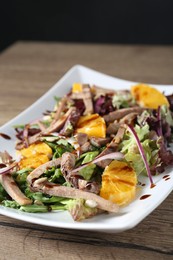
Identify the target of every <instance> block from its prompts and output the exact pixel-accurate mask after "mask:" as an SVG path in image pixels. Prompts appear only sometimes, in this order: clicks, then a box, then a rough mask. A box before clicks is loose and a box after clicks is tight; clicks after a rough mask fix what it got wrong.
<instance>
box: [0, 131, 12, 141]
mask: <svg viewBox="0 0 173 260" xmlns="http://www.w3.org/2000/svg"><path fill="white" fill-rule="evenodd" d="M0 136H1V137H3V138H4V139H6V140H11V137H10V136H9V135H6V134H4V133H0Z"/></svg>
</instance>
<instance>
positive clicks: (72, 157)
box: [0, 83, 173, 221]
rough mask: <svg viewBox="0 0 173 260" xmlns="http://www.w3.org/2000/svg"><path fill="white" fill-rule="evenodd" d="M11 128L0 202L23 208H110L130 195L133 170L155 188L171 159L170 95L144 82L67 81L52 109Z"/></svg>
mask: <svg viewBox="0 0 173 260" xmlns="http://www.w3.org/2000/svg"><path fill="white" fill-rule="evenodd" d="M14 128H15V131H16V158H17V159H14V158H12V156H11V155H10V154H9V153H8V152H7V151H2V152H0V202H1V205H3V206H5V207H11V208H14V209H17V210H21V211H25V212H32V213H37V212H50V211H57V210H68V211H69V213H70V214H71V216H72V218H73V219H74V220H75V221H81V220H83V219H86V218H89V217H92V216H95V215H97V214H101V213H102V212H114V213H116V212H118V210H119V209H120V208H121V207H123V206H126V205H128V204H129V203H131V202H132V201H133V200H134V199H135V196H136V191H137V186H138V184H139V181H138V177H139V175H146V176H147V177H148V178H149V180H150V183H151V187H154V185H155V184H154V181H153V176H154V175H157V174H160V173H162V172H164V170H165V169H166V167H168V166H171V165H173V153H172V151H171V149H170V144H171V142H172V140H173V138H172V137H173V95H169V96H165V95H164V93H161V92H159V91H158V90H157V89H155V88H153V87H150V86H148V85H144V84H138V85H135V86H132V87H131V89H130V90H119V91H117V90H116V91H115V90H112V89H104V88H102V87H98V86H95V85H88V84H81V83H74V84H73V86H72V87H71V89H70V91H69V93H67V94H66V95H65V96H64V97H61V98H59V97H55V106H54V109H53V110H52V111H45V112H44V114H43V116H42V117H41V118H39V119H36V120H34V121H32V122H27V123H26V124H25V125H16V126H14ZM1 138H9V137H8V136H7V135H6V134H5V133H1Z"/></svg>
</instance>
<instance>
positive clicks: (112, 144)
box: [96, 126, 125, 168]
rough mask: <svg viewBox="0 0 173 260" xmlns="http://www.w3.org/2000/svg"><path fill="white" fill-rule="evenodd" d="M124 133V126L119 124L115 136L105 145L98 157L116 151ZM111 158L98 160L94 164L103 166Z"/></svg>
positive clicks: (108, 162) (107, 163)
mask: <svg viewBox="0 0 173 260" xmlns="http://www.w3.org/2000/svg"><path fill="white" fill-rule="evenodd" d="M124 133H125V128H124V126H120V127H119V129H118V132H117V134H116V136H115V137H114V138H113V140H112V141H111V142H110V143H109V144H108V145H107V147H106V148H105V149H104V150H103V151H102V152H101V153H100V154H99V157H101V156H103V155H106V154H110V153H113V152H116V151H117V148H118V145H119V143H120V142H121V140H122V139H123V136H124ZM111 161H112V160H111V159H106V160H103V161H100V162H97V163H96V164H97V165H98V166H99V167H101V168H105V167H106V166H107V165H109V164H110V162H111Z"/></svg>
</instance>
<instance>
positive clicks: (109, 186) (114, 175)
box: [100, 160, 137, 205]
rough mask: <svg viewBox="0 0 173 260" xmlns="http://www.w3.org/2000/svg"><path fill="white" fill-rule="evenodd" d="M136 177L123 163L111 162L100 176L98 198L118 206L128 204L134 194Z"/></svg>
mask: <svg viewBox="0 0 173 260" xmlns="http://www.w3.org/2000/svg"><path fill="white" fill-rule="evenodd" d="M136 184H137V176H136V173H135V172H134V170H133V169H132V168H131V167H129V166H128V165H127V163H125V162H120V161H115V160H114V161H112V162H111V163H110V164H109V165H108V166H107V167H106V168H105V170H104V172H103V175H102V187H101V190H100V196H101V197H103V198H105V199H107V200H111V201H112V202H114V203H117V204H118V205H125V204H128V203H130V202H131V201H132V200H133V199H134V197H135V194H136Z"/></svg>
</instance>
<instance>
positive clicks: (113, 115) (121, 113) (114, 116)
mask: <svg viewBox="0 0 173 260" xmlns="http://www.w3.org/2000/svg"><path fill="white" fill-rule="evenodd" d="M145 109H146V108H143V107H130V108H121V109H118V110H115V111H113V112H110V113H109V114H107V115H105V116H103V118H104V120H105V122H106V123H111V122H114V121H115V120H120V119H122V118H123V117H125V116H126V115H128V114H130V113H138V114H140V113H142V112H143V111H144V110H145Z"/></svg>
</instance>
